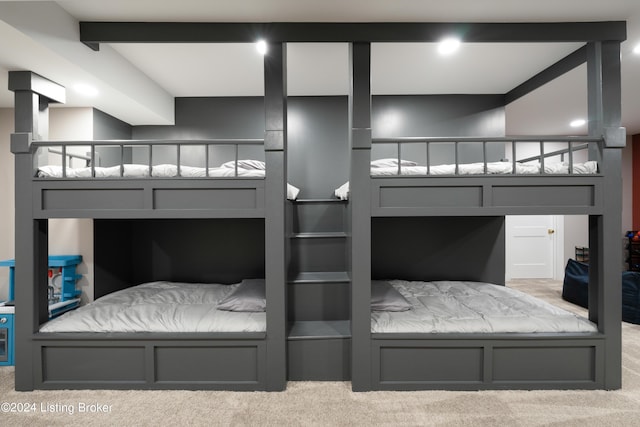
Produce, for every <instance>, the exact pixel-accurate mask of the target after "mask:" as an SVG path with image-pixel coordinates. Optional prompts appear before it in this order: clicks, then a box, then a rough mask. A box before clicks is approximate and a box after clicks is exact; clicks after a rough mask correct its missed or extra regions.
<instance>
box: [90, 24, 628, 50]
mask: <svg viewBox="0 0 640 427" xmlns="http://www.w3.org/2000/svg"><path fill="white" fill-rule="evenodd" d="M452 35H457V36H459V37H461V38H462V39H463V40H464V41H466V42H580V41H583V42H586V41H604V40H615V41H623V40H625V39H626V22H624V21H603V22H549V23H531V22H521V23H464V22H463V23H450V22H425V23H416V22H403V23H389V22H367V23H319V22H301V23H293V22H271V23H255V22H254V23H251V22H248V23H208V22H80V41H82V42H83V43H85V44H87V45H89V46H90V47H92V48H93V49H94V50H95V48H96V45H97V44H99V43H197V42H202V43H233V42H254V41H256V40H258V39H261V38H262V39H265V40H268V41H270V42H432V41H438V40H440V39H441V38H443V37H445V36H452Z"/></svg>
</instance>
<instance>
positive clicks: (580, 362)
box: [493, 347, 596, 383]
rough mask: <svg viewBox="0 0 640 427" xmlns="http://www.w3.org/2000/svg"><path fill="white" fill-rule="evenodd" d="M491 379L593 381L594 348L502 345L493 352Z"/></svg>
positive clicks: (496, 380)
mask: <svg viewBox="0 0 640 427" xmlns="http://www.w3.org/2000/svg"><path fill="white" fill-rule="evenodd" d="M493 380H494V382H496V383H498V382H511V381H518V382H543V381H572V382H576V381H585V382H594V381H595V380H596V349H595V347H555V348H534V347H521V348H501V347H496V348H495V349H494V352H493Z"/></svg>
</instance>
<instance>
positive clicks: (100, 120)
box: [93, 108, 133, 140]
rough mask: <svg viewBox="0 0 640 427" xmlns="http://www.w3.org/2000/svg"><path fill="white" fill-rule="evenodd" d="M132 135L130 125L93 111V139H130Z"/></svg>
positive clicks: (98, 111)
mask: <svg viewBox="0 0 640 427" xmlns="http://www.w3.org/2000/svg"><path fill="white" fill-rule="evenodd" d="M132 133H133V128H132V126H131V125H130V124H128V123H125V122H123V121H122V120H119V119H116V118H115V117H113V116H110V115H109V114H107V113H104V112H102V111H100V110H96V109H95V108H94V109H93V139H96V140H101V139H131V135H132Z"/></svg>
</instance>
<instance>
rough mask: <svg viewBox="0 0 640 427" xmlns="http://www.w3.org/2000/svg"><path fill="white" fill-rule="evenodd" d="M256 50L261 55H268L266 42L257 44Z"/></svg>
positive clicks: (259, 41)
mask: <svg viewBox="0 0 640 427" xmlns="http://www.w3.org/2000/svg"><path fill="white" fill-rule="evenodd" d="M256 49H257V50H258V53H260V55H266V54H267V42H266V41H264V40H258V41H257V42H256Z"/></svg>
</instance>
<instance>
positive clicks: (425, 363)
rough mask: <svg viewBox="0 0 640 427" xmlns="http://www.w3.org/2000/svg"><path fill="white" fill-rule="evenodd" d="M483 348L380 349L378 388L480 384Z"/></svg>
mask: <svg viewBox="0 0 640 427" xmlns="http://www.w3.org/2000/svg"><path fill="white" fill-rule="evenodd" d="M483 361H484V356H483V348H482V347H463V348H461V347H456V348H447V347H439V348H425V347H422V348H420V347H413V348H410V347H381V348H380V371H379V377H380V378H379V379H380V383H381V384H394V383H404V384H407V383H418V384H425V383H430V382H447V383H455V382H464V383H475V382H477V383H481V382H482V380H483V376H482V375H483V363H484V362H483Z"/></svg>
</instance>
